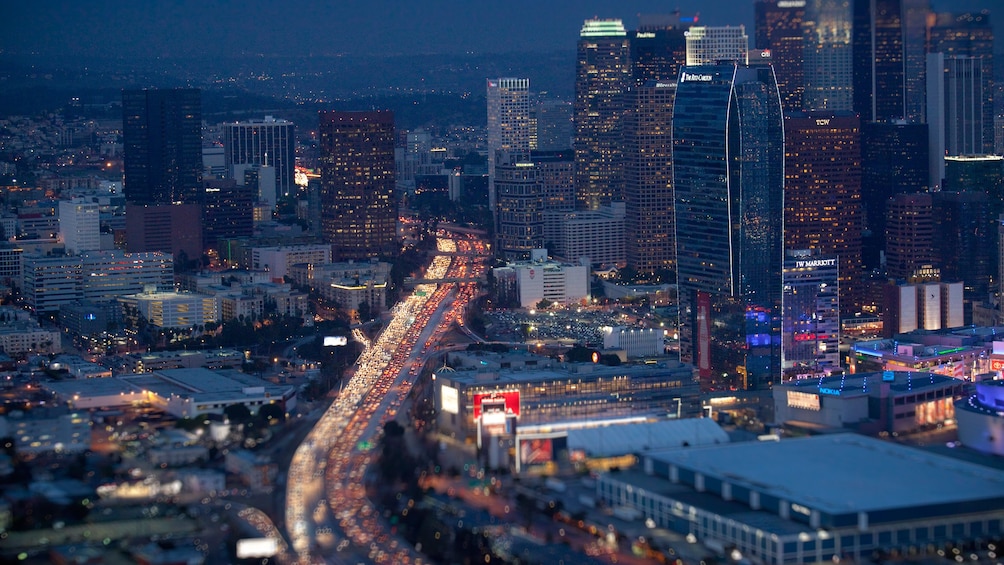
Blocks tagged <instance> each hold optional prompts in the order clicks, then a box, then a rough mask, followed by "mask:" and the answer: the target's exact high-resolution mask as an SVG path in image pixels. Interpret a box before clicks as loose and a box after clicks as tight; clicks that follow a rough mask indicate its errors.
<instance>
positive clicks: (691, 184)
mask: <svg viewBox="0 0 1004 565" xmlns="http://www.w3.org/2000/svg"><path fill="white" fill-rule="evenodd" d="M692 31H693V30H692ZM783 131H784V124H783V123H782V118H781V105H780V96H779V94H778V91H777V85H776V84H775V82H774V73H773V71H772V69H771V67H770V66H766V65H764V66H746V65H739V64H737V63H735V62H723V63H719V64H717V65H702V66H696V67H690V66H688V67H685V68H684V69H683V70H682V71H681V72H680V80H679V83H678V87H677V92H676V102H675V104H674V109H673V185H674V190H675V198H674V206H675V213H676V244H677V273H678V281H679V284H678V288H679V296H680V358H681V360H682V361H684V362H686V363H693V364H695V365H696V366H697V368H698V371H699V374H700V378H701V382H702V386H703V387H705V388H711V387H718V386H741V387H743V388H748V389H763V388H767V387H769V386H770V385H771V383H773V382H775V381H776V380H777V379H778V378H780V375H781V367H780V364H781V353H780V314H781V312H780V301H781V268H782V265H781V263H782V247H783V233H782V227H783V221H782V216H783V213H784V202H783V198H784V134H783Z"/></svg>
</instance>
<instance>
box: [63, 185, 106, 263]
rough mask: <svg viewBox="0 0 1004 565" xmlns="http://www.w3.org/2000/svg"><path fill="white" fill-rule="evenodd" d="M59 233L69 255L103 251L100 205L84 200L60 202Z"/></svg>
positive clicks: (76, 199)
mask: <svg viewBox="0 0 1004 565" xmlns="http://www.w3.org/2000/svg"><path fill="white" fill-rule="evenodd" d="M59 233H60V236H61V238H62V240H63V244H64V245H65V246H66V252H67V253H80V252H82V251H93V250H95V249H101V222H100V215H99V206H98V203H97V202H91V201H89V200H87V199H84V198H75V199H73V200H60V201H59Z"/></svg>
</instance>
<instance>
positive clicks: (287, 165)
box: [223, 116, 296, 203]
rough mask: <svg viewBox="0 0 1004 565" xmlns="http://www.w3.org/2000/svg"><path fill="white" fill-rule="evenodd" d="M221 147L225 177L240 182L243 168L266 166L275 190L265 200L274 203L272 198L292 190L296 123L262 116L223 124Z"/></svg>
mask: <svg viewBox="0 0 1004 565" xmlns="http://www.w3.org/2000/svg"><path fill="white" fill-rule="evenodd" d="M223 148H224V159H225V162H226V167H227V176H228V178H232V179H235V180H237V182H238V183H240V182H241V181H242V180H243V179H244V169H245V168H247V167H253V166H256V165H257V166H266V167H270V168H271V170H272V172H274V173H275V187H276V190H277V192H278V194H277V195H274V196H273V197H272V198H271V199H266V200H268V201H270V202H272V203H275V201H276V197H281V196H288V195H290V194H292V193H293V192H294V191H295V189H296V186H295V183H294V182H293V177H294V173H295V169H296V126H295V125H294V124H293V122H290V121H287V120H277V119H275V118H273V117H272V116H265V119H264V120H250V121H247V122H231V123H226V124H223ZM254 196H257V195H254Z"/></svg>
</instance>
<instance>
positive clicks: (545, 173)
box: [530, 148, 575, 212]
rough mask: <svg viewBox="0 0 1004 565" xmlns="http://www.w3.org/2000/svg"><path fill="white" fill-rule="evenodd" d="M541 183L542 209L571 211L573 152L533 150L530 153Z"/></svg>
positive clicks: (573, 193)
mask: <svg viewBox="0 0 1004 565" xmlns="http://www.w3.org/2000/svg"><path fill="white" fill-rule="evenodd" d="M530 157H531V159H533V166H534V167H535V168H536V169H537V180H538V181H540V183H541V190H542V194H543V196H544V210H545V211H548V212H571V211H572V210H574V209H575V152H574V151H572V150H571V149H568V148H566V149H564V150H561V151H534V152H533V153H532V154H531V155H530Z"/></svg>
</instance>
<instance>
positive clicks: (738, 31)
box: [684, 26, 749, 67]
mask: <svg viewBox="0 0 1004 565" xmlns="http://www.w3.org/2000/svg"><path fill="white" fill-rule="evenodd" d="M684 35H685V36H686V38H687V66H688V67H696V66H698V65H714V64H715V63H717V62H719V61H737V62H739V63H740V64H746V58H747V55H748V54H749V37H747V36H746V26H738V27H733V26H724V27H707V26H694V27H692V28H690V29H689V30H687V31H686V33H684Z"/></svg>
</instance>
